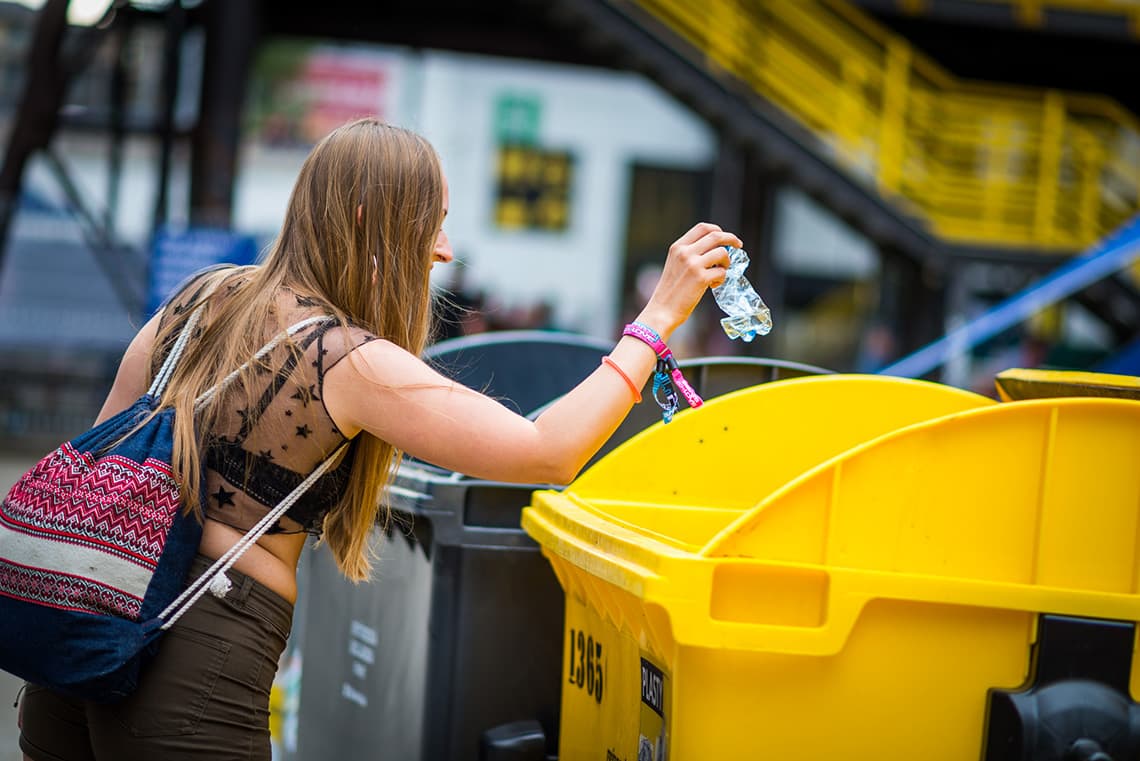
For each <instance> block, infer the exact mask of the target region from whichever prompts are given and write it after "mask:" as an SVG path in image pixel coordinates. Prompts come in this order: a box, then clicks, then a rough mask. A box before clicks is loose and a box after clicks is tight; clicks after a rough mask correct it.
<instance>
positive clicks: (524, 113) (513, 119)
mask: <svg viewBox="0 0 1140 761" xmlns="http://www.w3.org/2000/svg"><path fill="white" fill-rule="evenodd" d="M541 115H542V102H541V101H540V100H539V98H538V96H537V95H520V94H518V93H506V94H503V95H500V96H499V97H498V99H497V100H496V101H495V137H496V138H497V139H498V141H499V142H500V143H525V144H528V145H533V144H535V143H537V142H538V124H539V119H540V117H541Z"/></svg>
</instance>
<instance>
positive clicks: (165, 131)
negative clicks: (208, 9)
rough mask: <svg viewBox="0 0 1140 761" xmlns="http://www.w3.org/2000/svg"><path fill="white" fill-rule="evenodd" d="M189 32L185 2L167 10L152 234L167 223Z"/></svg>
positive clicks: (173, 3) (177, 2)
mask: <svg viewBox="0 0 1140 761" xmlns="http://www.w3.org/2000/svg"><path fill="white" fill-rule="evenodd" d="M185 31H186V10H185V9H184V8H183V7H182V0H174V1H173V2H171V4H170V6H169V7H168V8H167V9H166V29H165V34H164V35H163V43H162V105H161V111H160V112H159V117H158V118H159V123H158V138H159V152H158V192H157V193H156V194H155V201H154V223H153V225H152V228H153V229H152V234H157V233H158V231H159V230H160V229H162V226H163V225H165V224H166V215H167V208H166V207H167V203H168V198H169V193H170V188H169V187H168V186H169V184H170V153H171V151H172V150H173V147H174V106H175V104H176V103H177V100H178V74H179V71H180V70H181V68H182V36H183V34H184V32H185Z"/></svg>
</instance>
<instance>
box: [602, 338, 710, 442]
mask: <svg viewBox="0 0 1140 761" xmlns="http://www.w3.org/2000/svg"><path fill="white" fill-rule="evenodd" d="M621 334H622V335H623V336H630V337H632V338H636V339H637V340H639V341H641V342H643V343H645V344H646V345H647V346H649V347H650V348H651V349H653V352H654V353H655V354H656V355H657V370H656V371H655V372H654V374H653V398H654V399H656V400H657V404H658V405H660V407H661V411H662V417H663V418H664V420H665V422H666V423H668V422H669V421H670V420H672V419H673V415H674V414H675V413H676V412H677V395H676V393H675V390H679V391H680V392H681V395H682V396H683V397H685V401H686V402H688V404H689V406H690V407H693V408H697V407H700V406H701V405H702V404H704V400H703V399H701V397H700V396H699V395H698V394H697V392H696V390H695V389H694V388H693V387H692V386H691V385H689V382H688V381H687V380H685V376H684V375H683V374H682V373H681V368H680V367H679V366H678V365H677V358H676V357H674V356H673V352H672V351H671V350H670V349H669V347H668V346H666V345H665V342H664V341H662V340H661V336H660V335H659V334H658V333H657V331H656V330H654V329H653V328H651V327H649V326H648V325H645V324H643V323H640V322H631V323H629V324H628V325H626V326H625V328H624V329H623V330H622V332H621Z"/></svg>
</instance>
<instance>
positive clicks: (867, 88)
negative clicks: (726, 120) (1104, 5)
mask: <svg viewBox="0 0 1140 761" xmlns="http://www.w3.org/2000/svg"><path fill="white" fill-rule="evenodd" d="M611 1H612V0H611ZM635 1H636V3H637V4H638V5H640V6H642V7H643V8H644V9H646V10H647V11H649V12H650V13H652V14H653V15H654V16H655V17H656V18H658V19H659V20H660V21H661V22H663V23H664V24H665V25H666V26H668V27H670V28H671V29H672V30H673V31H674V32H676V33H677V34H679V35H680V36H682V37H683V38H685V39H686V40H688V41H689V42H690V43H691V44H692V46H693V47H694V48H695V49H696V50H698V51H701V55H702V56H703V57H704V60H703V61H702V63H703V64H704V65H705V66H706V67H708V68H709V69H710V70H712V71H715V72H717V73H719V74H721V75H723V76H725V77H729V78H732V79H735V80H738V81H739V82H742V83H744V84H746V85H748V86H749V87H750V88H752V89H754V90H755V91H756V92H757V93H759V94H760V95H762V96H764V97H765V98H767V99H768V100H770V101H772V102H773V103H775V104H777V105H778V106H780V107H781V108H782V109H783V110H785V111H786V112H788V113H790V114H791V115H792V116H793V117H795V118H796V119H797V120H798V121H799V122H800V123H802V124H803V125H805V126H806V127H807V128H808V129H809V130H810V131H811V132H812V133H814V134H815V135H816V136H817V137H818V138H819V139H820V141H821V145H822V146H823V149H824V150H825V151H826V152H829V153H830V154H831V155H832V156H833V157H834V159H835V160H836V161H837V162H838V163H840V164H841V165H843V166H845V167H847V168H848V169H849V170H850V171H852V172H853V173H855V174H857V175H858V176H861V177H862V178H863V179H865V180H866V182H867V183H869V184H873V185H874V186H875V187H876V188H877V189H878V191H879V192H880V193H881V194H882V195H884V196H886V197H888V198H889V199H891V200H892V201H893V202H895V203H897V204H900V205H901V206H902V207H903V208H905V209H906V210H908V211H909V212H910V213H912V214H914V215H915V216H917V217H920V218H922V219H925V220H926V221H927V222H928V224H929V225H930V227H931V229H932V230H933V231H934V233H935V234H937V235H939V236H941V237H942V238H944V239H946V240H948V241H953V242H955V243H959V244H965V245H972V246H987V247H992V246H1007V247H1016V248H1024V249H1037V250H1049V251H1057V252H1071V251H1078V250H1081V249H1083V248H1085V247H1087V246H1089V245H1090V244H1092V243H1093V242H1095V241H1097V240H1099V239H1100V238H1102V237H1103V236H1104V235H1105V234H1107V233H1108V232H1110V231H1111V230H1113V229H1115V228H1116V227H1118V226H1119V225H1120V224H1121V223H1122V222H1123V221H1124V220H1126V219H1127V218H1129V217H1131V216H1132V215H1133V214H1135V213H1136V212H1137V210H1138V209H1140V121H1138V120H1137V119H1136V118H1135V117H1134V116H1133V115H1132V114H1130V113H1128V112H1127V111H1126V110H1125V109H1123V108H1122V107H1121V106H1120V105H1119V104H1117V103H1116V102H1115V101H1113V100H1111V99H1109V98H1106V97H1102V96H1089V95H1080V94H1073V93H1067V92H1061V91H1057V90H1041V89H1031V88H1024V87H1005V86H998V85H992V84H985V83H979V82H972V81H964V80H962V79H958V78H956V77H954V76H952V75H951V74H950V73H948V72H946V71H945V70H944V69H942V68H941V67H940V66H939V65H938V64H936V63H934V62H933V61H931V60H929V59H928V58H926V57H924V56H923V55H922V54H921V53H920V52H918V51H916V50H915V49H914V48H912V47H911V46H910V45H909V44H908V43H907V42H906V41H905V40H904V39H903V38H901V37H899V36H897V35H894V34H891V33H890V32H888V31H887V30H886V29H884V28H883V27H881V26H880V25H878V24H877V23H875V22H874V21H873V20H872V19H870V17H869V16H867V15H866V14H865V13H863V12H862V11H860V10H858V9H856V8H854V7H853V6H851V5H849V4H848V3H846V2H844V1H843V0H702V2H699V3H698V2H693V0H635ZM1020 1H1021V2H1022V3H1023V4H1027V5H1032V6H1034V7H1039V6H1040V5H1041V4H1042V3H1048V4H1056V3H1067V4H1070V5H1073V4H1076V5H1080V4H1088V3H1095V2H1097V0H1040V1H1039V2H1033V3H1029V2H1028V0H1020Z"/></svg>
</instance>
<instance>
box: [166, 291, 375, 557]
mask: <svg viewBox="0 0 1140 761" xmlns="http://www.w3.org/2000/svg"><path fill="white" fill-rule="evenodd" d="M216 269H217V268H212V269H210V270H205V271H203V272H200V273H198V274H197V275H195V276H194V277H192V278H190V279H189V280H188V281H187V282H186V283H185V284H184V285H183V286H181V287H180V288H179V289H178V290H177V291H176V292H175V293H174V295H173V296H172V297H171V298H170V299H169V300H168V302H167V305H166V307H165V309H164V310H163V314H162V317H161V318H160V325H163V326H164V325H165V324H166V322H167V321H168V320H170V319H177V317H178V316H179V315H182V314H184V313H185V312H186V311H187V310H188V308H190V307H191V306H192V305H194V304H196V303H197V301H198V299H199V298H200V296H201V295H202V291H203V288H204V286H205V284H206V283H207V282H208V281H209V278H208V277H207V275H208V274H209V273H210V272H214V271H216ZM248 272H249V270H248V269H245V268H241V269H237V268H235V269H234V270H233V272H232V273H230V274H228V275H226V276H225V279H224V280H223V281H222V282H221V284H220V285H219V286H218V287H217V288H216V290H215V291H214V292H213V294H212V295H211V296H210V297H209V298H210V305H209V306H207V307H206V309H205V311H204V312H203V314H202V317H201V325H202V326H207V325H209V322H210V317H211V314H210V313H211V310H212V308H213V307H214V306H215V305H216V304H217V303H218V302H219V301H220V300H223V299H225V298H227V297H228V296H230V295H232V294H233V293H234V291H235V290H237V289H238V288H239V287H240V286H241V285H242V284H243V282H244V280H245V279H246V278H247V277H248ZM276 311H277V313H278V320H277V321H275V324H273V325H266V326H262V328H261V332H262V336H263V341H262V343H268V342H269V341H270V340H271V339H272V338H273V336H274V335H275V334H276V333H279V332H280V331H281V330H283V329H285V328H287V327H289V326H290V325H293V324H295V323H297V322H300V321H302V320H305V319H306V318H310V317H320V316H323V315H327V314H329V313H328V312H327V311H326V310H325V309H323V308H322V304H321V302H320V301H319V300H317V299H315V298H312V297H309V296H306V295H304V294H300V293H296V292H294V291H292V290H289V289H282V291H281V293H280V294H279V295H278V299H277V310H276ZM277 323H279V324H277ZM199 332H200V331H199ZM375 338H376V337H375V336H373V335H370V334H369V333H367V332H366V331H364V330H362V329H360V328H356V327H347V328H345V327H341V326H339V325H337V323H336V321H335V320H333V319H328V320H323V321H320V322H318V323H316V324H313V325H309V326H307V327H306V328H304V329H302V330H301V331H300V332H298V333H297V334H295V335H294V336H293V339H292V341H291V342H282V343H281V344H280V345H279V346H277V347H276V348H275V349H274V350H273V351H272V352H270V354H269V355H268V356H267V361H266V362H265V363H260V364H263V365H264V367H259V370H258V373H257V375H256V376H255V377H256V378H258V379H260V380H261V382H260V384H259V387H258V388H256V389H254V393H253V394H252V395H250V394H247V393H246V391H245V389H243V388H242V385H241V384H240V383H233V384H231V386H230V388H228V389H226V390H224V391H223V392H221V393H222V396H221V398H220V402H221V404H222V410H223V412H222V416H221V422H220V424H219V426H218V427H217V429H216V430H213V431H209V432H207V434H206V436H205V438H206V450H205V452H204V453H203V459H204V464H205V469H206V475H205V492H206V494H207V497H206V503H205V505H203V509H204V512H205V515H206V517H207V518H210V519H211V520H215V521H218V522H220V523H224V524H226V525H229V526H232V527H234V528H236V529H238V530H240V531H243V532H244V531H248V530H249V529H250V527H252V526H253V525H254V524H255V523H257V522H258V521H259V520H261V519H262V518H263V517H265V515H266V513H268V512H269V509H270V508H272V507H274V506H276V505H277V504H278V503H279V502H281V500H282V499H284V498H285V497H286V495H288V494H289V493H290V492H291V491H292V490H293V489H294V488H295V487H296V486H297V485H298V484H300V483H301V481H302V480H304V479H305V477H306V476H308V475H309V474H310V473H312V472H313V470H315V469H316V468H317V466H318V465H320V464H321V463H322V462H324V460H325V459H326V458H328V457H329V455H331V454H332V453H333V452H335V451H336V449H337V447H339V446H340V445H341V444H343V443H344V442H345V440H346V439H345V437H344V435H343V434H342V433H341V432H340V430H338V429H337V427H336V424H335V423H334V422H333V421H332V418H331V417H330V416H329V413H328V410H327V409H325V406H324V400H323V395H324V394H323V388H324V377H325V373H326V372H328V370H329V369H330V368H332V367H333V366H334V365H336V363H337V362H340V361H341V360H342V359H344V358H345V357H346V356H347V355H348V354H349V353H350V352H351V351H352V350H354V349H356V348H357V347H358V346H361V345H363V344H365V343H367V342H369V341H372V340H375ZM172 342H173V337H172V338H171V343H172ZM169 349H170V346H169V345H165V346H162V347H159V350H158V351H156V352H155V353H154V356H153V357H152V362H151V374H152V376H153V374H154V373H155V372H157V369H158V367H159V365H160V364H161V362H162V360H163V358H165V356H166V354H167V352H168V351H169ZM250 398H252V399H253V400H255V401H254V402H253V403H252V404H249V403H248V402H247V399H250ZM353 453H354V452H353V447H352V446H351V445H350V446H349V448H348V452H347V454H346V455H345V456H344V457H343V458H342V460H341V462H340V463H339V464H337V465H335V466H334V467H333V469H332V470H330V471H329V472H327V473H326V474H325V475H324V476H322V477H321V478H320V479H319V480H318V481H317V482H316V483H314V484H313V485H312V486H311V487H310V488H309V489H308V491H306V492H305V494H304V496H302V497H301V499H300V500H298V501H297V502H296V503H295V504H294V505H293V506H292V507H291V508H290V509H289V511H288V512H287V513H286V514H285V517H284V518H282V519H281V520H279V521H278V522H277V524H276V525H275V526H273V527H272V528H271V529H270V530H269V533H271V534H275V533H276V534H282V533H300V532H307V533H310V534H314V535H319V534H320V532H321V528H322V524H323V521H324V517H325V514H326V513H328V511H329V510H330V509H331V508H332V507H333V506H334V505H335V504H336V503H337V501H338V500H339V498H340V494H341V491H342V489H343V487H344V484H345V483H346V480H347V477H348V472H349V470H350V468H351V466H352V460H353Z"/></svg>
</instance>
